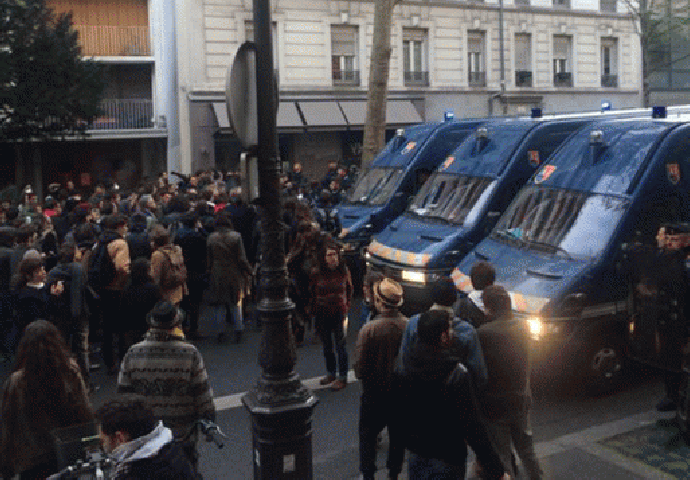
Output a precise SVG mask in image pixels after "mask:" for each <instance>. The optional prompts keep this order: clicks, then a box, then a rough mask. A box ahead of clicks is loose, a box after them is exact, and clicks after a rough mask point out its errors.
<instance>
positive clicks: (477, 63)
mask: <svg viewBox="0 0 690 480" xmlns="http://www.w3.org/2000/svg"><path fill="white" fill-rule="evenodd" d="M467 82H468V84H469V85H470V87H485V86H486V36H485V34H484V32H482V31H479V30H470V31H469V32H467Z"/></svg>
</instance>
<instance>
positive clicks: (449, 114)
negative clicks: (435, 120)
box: [443, 110, 455, 122]
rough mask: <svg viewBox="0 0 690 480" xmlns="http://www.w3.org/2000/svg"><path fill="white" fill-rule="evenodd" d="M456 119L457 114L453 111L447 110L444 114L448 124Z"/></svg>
mask: <svg viewBox="0 0 690 480" xmlns="http://www.w3.org/2000/svg"><path fill="white" fill-rule="evenodd" d="M454 118H455V113H453V110H446V111H445V113H444V114H443V119H444V120H445V121H446V122H449V121H451V120H453V119H454Z"/></svg>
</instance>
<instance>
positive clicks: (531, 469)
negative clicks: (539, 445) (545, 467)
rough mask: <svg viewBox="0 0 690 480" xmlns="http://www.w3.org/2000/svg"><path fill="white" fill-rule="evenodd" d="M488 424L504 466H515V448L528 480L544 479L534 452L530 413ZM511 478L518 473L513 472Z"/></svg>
mask: <svg viewBox="0 0 690 480" xmlns="http://www.w3.org/2000/svg"><path fill="white" fill-rule="evenodd" d="M487 423H488V424H487V427H488V431H489V434H490V436H491V440H492V441H493V443H494V446H495V447H496V451H497V452H498V455H499V456H500V457H501V460H502V461H503V465H505V466H506V467H509V466H511V465H513V462H512V455H513V448H514V449H515V452H516V453H517V456H518V457H519V458H520V461H521V462H522V466H523V467H524V469H525V476H526V478H529V479H530V480H537V479H541V478H543V472H542V470H541V467H540V466H539V461H538V460H537V455H536V453H535V452H534V442H533V441H532V422H531V420H530V413H529V411H527V412H526V413H524V414H516V415H511V416H508V417H504V418H500V419H496V420H490V421H489V422H487ZM511 469H512V467H511ZM511 476H512V477H513V478H515V476H516V472H511Z"/></svg>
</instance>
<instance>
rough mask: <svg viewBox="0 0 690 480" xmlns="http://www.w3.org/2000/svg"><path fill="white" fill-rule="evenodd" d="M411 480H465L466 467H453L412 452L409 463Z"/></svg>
mask: <svg viewBox="0 0 690 480" xmlns="http://www.w3.org/2000/svg"><path fill="white" fill-rule="evenodd" d="M407 467H408V478H409V479H410V480H464V478H465V465H464V464H463V465H451V464H449V463H446V462H444V461H443V460H438V459H436V458H426V457H420V456H419V455H417V454H416V453H412V452H410V460H409V462H408V465H407Z"/></svg>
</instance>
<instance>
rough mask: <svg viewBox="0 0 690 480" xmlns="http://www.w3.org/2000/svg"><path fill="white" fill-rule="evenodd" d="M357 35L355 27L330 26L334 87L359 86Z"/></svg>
mask: <svg viewBox="0 0 690 480" xmlns="http://www.w3.org/2000/svg"><path fill="white" fill-rule="evenodd" d="M357 34H358V28H357V27H356V26H352V25H332V26H331V68H332V72H333V84H334V85H355V86H356V85H359V66H358V62H357V45H358V44H357V37H358V35H357Z"/></svg>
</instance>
